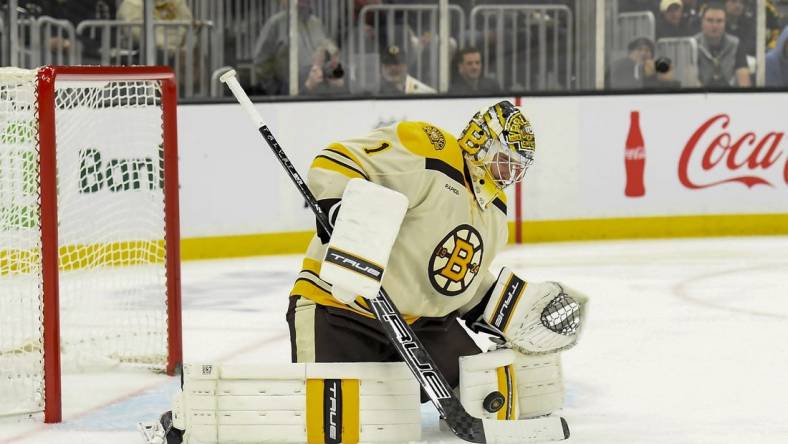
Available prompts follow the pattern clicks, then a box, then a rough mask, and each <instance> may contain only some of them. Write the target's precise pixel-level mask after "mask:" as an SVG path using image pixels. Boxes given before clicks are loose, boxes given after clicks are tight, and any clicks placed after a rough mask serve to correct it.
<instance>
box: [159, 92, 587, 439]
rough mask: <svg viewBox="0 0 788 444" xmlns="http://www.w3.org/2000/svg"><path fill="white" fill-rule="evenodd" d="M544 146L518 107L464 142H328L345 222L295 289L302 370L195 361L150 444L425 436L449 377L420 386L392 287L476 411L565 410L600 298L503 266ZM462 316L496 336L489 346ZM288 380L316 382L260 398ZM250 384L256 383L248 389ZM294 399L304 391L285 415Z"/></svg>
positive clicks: (406, 130)
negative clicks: (526, 184)
mask: <svg viewBox="0 0 788 444" xmlns="http://www.w3.org/2000/svg"><path fill="white" fill-rule="evenodd" d="M535 151H536V138H535V135H534V131H533V127H532V125H531V123H530V121H529V120H528V119H527V118H526V117H525V116H524V114H523V113H522V111H521V110H520V109H518V108H517V107H515V106H514V105H512V104H511V103H510V102H508V101H502V102H499V103H497V104H495V105H493V106H491V107H489V108H486V109H483V110H481V111H479V112H477V113H476V114H475V115H474V116H473V117H472V119H471V120H470V122H469V123H468V125H467V126H466V127H465V129H464V130H463V131H462V133H461V134H460V136H459V138H455V137H454V136H452V135H451V134H449V133H447V132H446V131H444V130H442V129H440V128H438V127H436V126H434V125H431V124H429V123H425V122H408V121H405V122H399V123H396V124H394V125H392V126H388V127H384V128H379V129H376V130H374V131H372V132H371V133H369V134H367V135H364V136H361V137H358V138H355V139H349V140H345V141H342V142H337V143H333V144H331V145H329V146H328V147H326V148H325V149H323V150H322V151H320V152H319V153H318V155H317V156H316V157H315V158H314V160H313V162H312V165H311V167H310V169H309V173H308V180H307V183H308V188H309V190H311V192H312V193H313V194H314V197H315V198H316V199H317V203H318V205H319V206H320V208H322V210H323V212H324V213H325V214H326V215H327V216H328V220H329V223H330V229H331V230H326V229H325V228H324V227H323V226H322V224H318V230H317V233H316V235H315V236H314V238H313V239H312V241H311V243H310V245H309V248H308V250H307V252H306V257H305V258H304V261H303V267H302V269H301V272H300V273H299V275H298V278H297V279H296V281H295V284H294V286H293V289H292V291H291V292H290V298H289V301H290V303H289V307H288V310H287V315H286V319H287V323H288V326H289V329H290V344H291V352H292V362H293V364H287V365H286V366H284V367H283V365H281V364H280V365H268V366H266V365H263V364H261V365H259V366H257V367H254V368H245V369H238V368H232V366H225V367H226V368H223V369H222V368H220V366H210V365H201V366H195V365H192V366H186V367H185V386H184V391H183V393H182V394H180V395H179V396H178V397H176V400H175V402H174V405H173V412H172V413H170V412H167V413H165V414H164V415H163V416H162V419H161V421H160V422H159V423H157V424H156V425H155V426H149V427H148V428H147V429H145V430H144V433H145V434H146V439H147V440H148V441H149V442H151V443H154V442H159V443H162V442H167V443H168V444H173V443H180V442H183V441H186V442H190V441H191V442H250V443H251V442H309V443H313V442H326V443H329V442H332V443H333V442H358V441H362V442H384V441H385V442H406V441H413V440H418V439H419V438H420V424H421V422H420V415H419V405H418V401H419V395H418V394H419V393H421V396H420V398H421V401H422V402H424V401H426V400H427V399H428V398H429V396H428V394H427V393H425V390H440V386H439V385H438V386H430V385H429V384H426V383H424V382H422V384H421V386H420V385H419V384H417V383H415V381H414V380H413V376H412V375H411V374H410V373H409V371H408V369H407V367H405V366H404V364H402V363H400V362H399V361H402V358H401V355H400V353H401V352H398V351H397V349H396V348H395V347H394V346H392V342H391V340H390V339H389V336H387V334H386V333H385V332H384V330H383V329H382V328H381V322H379V321H378V320H376V319H375V314H374V313H373V310H372V309H371V307H370V303H369V298H374V297H375V295H376V294H377V292H379V291H381V287H382V288H383V289H385V292H386V294H388V295H389V297H390V298H391V301H392V302H393V303H394V305H395V306H396V308H397V309H399V311H400V312H401V313H402V316H403V318H404V320H405V322H407V324H408V325H409V326H410V327H411V328H412V330H413V332H415V334H416V335H417V336H418V338H419V339H420V340H421V342H422V344H423V346H424V349H425V350H426V352H428V354H429V355H430V356H431V357H432V359H433V360H434V362H435V364H436V365H437V368H438V370H439V371H440V373H442V375H443V376H444V377H445V378H446V381H447V382H448V383H449V385H450V386H451V387H452V388H454V389H455V391H458V393H459V396H460V401H461V403H462V406H463V407H464V408H465V410H466V411H467V412H468V413H470V414H471V415H473V416H476V417H479V418H484V419H485V420H501V421H506V420H517V419H525V418H535V417H544V416H546V415H550V414H551V413H552V412H554V411H556V410H558V409H560V408H561V407H562V406H563V382H562V373H561V362H560V356H559V354H560V352H561V351H563V350H566V349H568V348H570V347H572V346H573V345H574V344H575V343H576V342H577V339H578V336H579V333H580V326H581V325H582V323H583V322H582V321H583V318H584V315H585V308H586V304H587V301H588V298H587V297H586V295H584V294H583V293H581V292H579V291H577V290H573V289H571V288H569V287H567V286H566V285H564V284H561V283H558V282H531V281H528V280H526V279H525V278H523V277H521V276H518V275H516V274H515V273H513V272H512V270H510V269H509V268H507V267H504V268H503V269H501V270H500V272H499V273H498V274H497V275H495V274H493V273H492V272H491V271H490V270H489V269H490V265H491V263H492V262H493V259H494V258H495V256H496V254H497V253H498V252H499V251H500V250H501V249H502V248H503V247H504V245H505V244H506V242H507V237H508V224H507V204H506V195H505V194H504V190H505V189H506V188H507V187H508V186H510V185H512V184H514V183H517V182H519V181H522V180H523V178H524V176H525V174H526V171H527V170H528V169H529V168H530V167H532V164H533V162H534V155H535ZM329 231H331V233H329ZM458 319H459V320H461V321H462V322H464V324H465V326H467V328H468V329H470V330H473V331H475V332H477V333H479V332H482V333H486V334H489V335H491V336H490V337H491V338H492V339H494V342H495V343H496V344H495V345H493V346H492V347H491V349H490V350H481V349H480V348H479V347H478V346H477V343H476V342H475V341H474V340H473V339H472V338H471V336H470V335H469V333H468V331H467V330H466V328H464V327H463V326H462V325H461V324H460V322H457V321H458ZM326 363H332V364H326ZM335 363H341V364H335ZM285 378H290V379H294V378H295V379H298V380H300V381H301V382H300V384H296V388H295V389H293V392H287V393H285V392H282V393H278V394H279V395H283V396H282V397H280V398H279V402H278V403H274V404H271V403H266V402H263V401H262V398H261V399H260V400H259V402H257V403H250V402H249V401H250V399H251V398H250V396H249V395H251V394H261V393H269V394H270V393H272V392H276V389H274V387H279V386H280V385H281V380H282V379H285ZM239 381H243V382H244V384H246V385H245V386H244V387H246V389H250V388H251V387H253V386H254V387H257V389H255V390H256V391H255V390H252V391H253V392H254V393H251V392H248V391H247V392H244V391H243V390H242V389H237V387H240V386H239V385H238V383H239ZM354 381H355V385H354V383H353V382H354ZM359 381H361V382H360V387H359ZM369 381H374V383H375V384H373V386H374V387H377V388H376V389H375V392H374V395H375V396H372V394H371V392H368V391H365V390H369V389H368V387H370V384H366V382H369ZM190 384H191V386H190ZM205 384H208V385H207V386H206V385H205ZM233 384H235V385H233ZM278 384H279V385H278ZM206 387H207V388H206ZM219 387H224V389H222V390H220V389H219ZM233 387H236V388H233ZM436 387H437V388H436ZM234 390H237V391H234ZM220 392H221V393H220ZM288 393H289V394H291V395H293V396H296V395H297V396H300V398H297V399H298V400H299V401H297V402H296V403H295V404H294V407H292V409H293V410H294V411H292V412H290V413H288V414H287V419H286V420H285V419H282V411H283V410H289V409H290V407H284V406H283V405H284V404H283V403H285V401H286V398H287V399H290V398H292V396H289V397H288V396H284V395H286V394H288ZM200 395H205V396H204V397H200ZM220 395H223V396H220ZM234 395H237V396H234ZM368 395H369V397H366V396H368ZM408 395H410V396H408ZM438 395H439V394H438ZM435 396H436V394H435V393H432V398H434V397H435ZM438 397H439V396H438ZM220 398H221V399H220ZM373 398H375V399H377V400H379V401H380V405H379V404H377V403H375V402H372V399H373ZM359 399H360V401H359ZM217 400H218V401H217ZM381 400H382V401H381ZM409 400H410V401H409ZM324 403H325V405H324ZM338 404H341V405H342V408H341V409H338V407H337V405H338ZM201 409H202V410H201ZM239 411H243V412H240V413H244V414H246V415H247V416H248V415H252V416H254V417H255V418H257V419H249V418H248V417H247V419H244V417H243V415H241V414H240V413H239ZM200 412H202V413H200ZM233 412H235V413H233ZM233 414H234V415H235V416H233ZM255 414H256V416H255ZM260 417H266V418H267V419H266V421H262V420H259V418H260ZM275 417H279V418H280V420H279V422H278V423H277V422H276V421H274V422H273V423H272V422H271V418H275ZM200 418H202V419H203V420H201V419H200ZM205 418H207V420H205ZM294 418H295V419H294ZM365 421H366V422H367V423H366V426H365ZM562 422H563V420H562ZM266 424H269V425H270V424H278V425H276V427H268V428H266ZM369 424H374V427H370V426H369ZM565 424H566V423H565V422H564V426H565ZM365 427H366V428H365ZM485 427H487V426H486V425H485ZM184 430H185V432H184ZM566 435H568V429H567V430H566ZM563 437H565V435H561V437H559V439H563ZM525 438H526V437H523V441H525V440H526V439H525ZM529 438H530V437H529Z"/></svg>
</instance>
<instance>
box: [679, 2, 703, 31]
mask: <svg viewBox="0 0 788 444" xmlns="http://www.w3.org/2000/svg"><path fill="white" fill-rule="evenodd" d="M681 3H682V10H683V11H684V12H682V14H681V21H683V22H684V26H686V27H687V30H688V31H689V33H690V35H692V34H695V33H697V32H699V31H700V13H699V12H698V0H681Z"/></svg>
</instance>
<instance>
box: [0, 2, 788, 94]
mask: <svg viewBox="0 0 788 444" xmlns="http://www.w3.org/2000/svg"><path fill="white" fill-rule="evenodd" d="M143 1H144V0H80V1H75V0H19V8H20V11H23V13H24V14H26V15H27V16H29V17H41V16H50V17H54V18H57V19H65V20H68V21H70V22H71V23H74V24H78V23H80V22H82V21H84V20H119V21H123V22H139V21H141V20H142V18H143ZM195 1H196V0H154V6H155V10H154V13H153V15H154V18H155V19H156V20H158V21H181V22H187V23H188V22H195V21H196V19H195V17H194V16H193V11H192V10H191V9H190V5H191V4H193V3H194V2H195ZM263 1H264V2H265V4H266V8H267V11H270V13H268V14H267V15H266V17H265V20H264V22H260V23H259V26H258V27H257V29H256V30H255V31H254V32H255V39H254V44H253V48H252V50H251V51H250V55H249V59H248V60H235V59H231V60H228V61H226V62H225V63H228V64H232V65H235V66H237V65H236V64H239V65H240V64H245V65H246V67H247V68H248V73H247V75H245V76H244V77H243V80H244V81H245V83H246V86H247V87H248V88H249V89H250V90H251V92H252V93H254V94H265V95H287V94H289V93H290V91H292V90H293V88H291V87H290V86H291V85H290V84H289V82H290V81H291V78H295V77H291V75H290V70H291V66H293V64H291V63H290V60H289V54H290V48H289V43H290V35H291V33H290V32H289V26H290V20H289V18H288V4H289V2H288V0H260V2H261V3H262V2H263ZM775 1H782V0H766V18H767V19H766V27H767V29H766V32H765V36H766V41H765V45H766V49H767V55H766V66H765V67H763V69H764V70H765V73H766V85H767V86H775V87H784V86H788V45H786V40H787V39H788V33H787V32H786V31H785V30H784V28H783V23H782V21H783V20H782V17H781V15H780V13H779V11H778V8H777V7H776V5H775ZM296 2H297V3H296V9H297V18H296V20H295V23H296V24H297V25H296V26H297V27H298V28H297V30H296V31H295V32H296V34H297V35H298V50H297V53H298V60H297V61H296V63H295V64H294V65H295V66H297V70H298V71H297V73H298V75H297V79H298V85H297V90H298V91H299V94H301V95H342V94H350V93H358V92H361V93H362V94H384V95H397V94H430V93H436V89H437V87H438V72H437V71H438V70H437V69H432V70H431V69H426V70H425V69H423V67H424V66H428V65H429V66H432V65H430V64H432V63H435V65H434V66H437V63H436V59H437V55H436V54H437V52H435V51H434V50H433V51H428V49H431V48H432V49H434V48H436V47H437V33H436V29H433V27H429V26H427V27H425V26H422V23H421V22H422V20H421V19H418V23H416V19H415V17H417V16H416V15H415V14H414V15H406V14H404V13H403V12H402V11H397V12H394V13H393V17H394V20H393V21H391V20H388V21H387V20H379V19H375V20H373V15H372V14H366V15H363V17H362V11H366V10H369V8H367V9H364V8H365V7H368V6H371V7H374V6H375V5H384V6H385V5H403V6H407V5H417V6H418V5H424V4H430V2H425V1H423V0H348V2H349V3H347V4H348V5H349V7H350V10H349V11H350V14H351V15H352V20H351V23H352V26H345V27H344V28H341V27H340V28H338V29H331V30H329V29H326V21H325V20H323V19H324V17H323V16H320V15H319V14H320V13H319V11H318V10H317V8H316V7H315V6H316V0H296ZM450 3H451V5H452V6H453V7H459V8H461V10H462V11H464V14H465V16H466V17H468V16H470V12H471V9H472V8H473V7H474V6H478V5H480V4H487V3H489V4H496V5H500V6H504V5H523V4H539V5H561V6H567V7H572V8H576V7H577V3H576V1H575V0H539V1H538V2H524V1H523V0H495V1H486V0H452V1H451V2H450ZM756 3H757V2H756V0H617V9H618V11H617V12H618V13H619V14H620V13H627V12H644V11H648V12H650V13H651V14H653V17H654V25H655V26H654V29H653V35H643V36H636V37H635V38H633V39H632V40H631V41H629V42H620V43H621V46H622V48H621V50H622V51H621V53H620V54H616V57H617V58H615V59H612V60H611V61H610V62H609V64H608V66H607V69H606V75H605V83H606V87H608V88H613V89H619V88H622V89H633V88H635V89H637V88H658V89H666V88H677V87H682V86H685V87H686V86H702V87H731V86H735V87H749V86H752V85H754V80H755V72H756V69H758V67H756V66H755V60H756V49H757V43H758V42H757V28H756V11H755V5H756ZM786 3H788V1H786ZM324 4H325V2H324ZM329 4H331V3H330V2H329ZM336 4H339V2H337V3H336ZM1 5H2V2H0V6H1ZM575 12H576V9H575ZM341 13H343V14H344V11H342V12H341ZM378 17H380V16H378ZM523 17H524V18H521V19H520V20H521V23H520V24H519V25H515V22H514V21H512V24H511V25H510V26H521V27H520V28H519V29H517V30H516V31H513V32H512V34H511V36H506V38H507V41H506V42H503V43H502V42H496V38H500V37H498V36H496V35H491V34H492V33H491V32H489V31H488V34H487V35H483V36H481V37H484V38H486V39H488V40H487V41H491V42H493V43H494V44H499V45H501V44H502V45H504V54H505V56H504V57H506V58H507V62H505V63H508V58H509V55H508V54H510V53H509V52H506V51H511V52H513V51H519V53H520V54H523V55H522V56H520V59H518V61H517V62H515V64H516V67H515V69H521V68H522V69H523V70H521V71H518V73H517V74H516V76H524V75H532V74H533V75H536V74H539V73H536V71H535V70H534V63H531V62H532V61H533V60H535V59H537V58H538V57H537V56H536V55H535V52H534V50H535V48H536V45H537V44H536V43H534V41H533V40H535V39H538V38H539V36H540V35H546V36H547V38H548V39H551V38H552V39H558V38H562V37H556V36H564V35H568V33H567V32H566V30H565V29H558V30H557V31H558V32H553V31H552V30H551V31H550V32H546V33H541V32H531V30H529V29H528V27H529V26H531V27H533V26H535V25H534V23H542V24H544V23H548V24H549V26H553V27H555V28H560V26H561V25H562V23H560V20H558V19H557V18H556V17H557V16H553V17H550V16H545V15H544V14H541V15H540V13H533V14H531V15H530V16H529V17H527V18H526V17H525V14H523ZM576 19H579V18H576ZM507 23H508V22H507ZM452 26H454V24H453V25H452ZM507 26H509V25H507ZM567 26H568V25H567ZM358 27H361V29H358ZM453 31H457V29H453ZM464 31H466V34H465V35H464V37H459V35H460V34H457V33H456V32H453V33H452V34H451V35H452V37H451V39H450V41H449V42H448V47H449V52H450V54H451V63H450V78H449V89H448V92H449V93H450V94H457V95H476V94H478V95H491V94H497V93H499V92H501V91H502V90H505V89H511V88H513V87H514V88H516V87H515V86H513V85H519V87H520V88H527V87H528V86H523V85H524V84H521V83H518V82H517V81H518V79H517V78H512V77H514V76H515V74H513V70H510V69H508V68H507V69H505V71H506V72H498V73H497V76H496V75H495V70H493V69H490V68H492V67H494V62H495V61H496V57H498V61H499V63H500V58H501V56H500V55H496V54H495V53H494V51H491V50H490V47H489V46H485V45H484V44H481V45H478V46H474V38H473V37H479V36H480V35H481V33H482V32H481V31H480V30H479V29H471V28H470V27H469V26H467V23H466V26H465V29H464ZM141 32H142V29H141V28H130V30H129V34H130V36H129V37H130V38H131V39H132V40H133V41H135V42H136V44H137V47H139V41H140V40H141V38H142V37H141ZM185 32H186V31H185V29H183V28H178V27H164V28H156V30H155V34H154V35H155V44H156V47H157V50H158V51H159V52H160V53H176V54H178V53H179V52H180V53H181V54H180V56H181V57H182V56H183V53H184V52H185V51H189V49H185V48H184V40H185ZM526 33H528V37H527V38H528V40H527V41H528V42H530V43H528V45H530V46H527V45H526V44H525V43H524V42H525V41H526V39H525V34H526ZM562 33H563V34H562ZM392 36H393V37H392ZM471 36H473V37H471ZM76 39H77V40H78V41H79V42H78V43H79V45H80V48H81V56H82V57H81V61H82V63H83V64H99V63H102V62H103V61H106V54H102V48H101V47H100V45H99V42H98V40H97V39H96V38H95V36H92V35H90V34H82V33H80V34H77V35H76ZM665 39H694V41H695V43H694V47H697V66H696V67H694V68H695V69H696V71H697V73H696V74H693V77H694V78H693V79H691V80H692V82H689V83H688V82H686V79H678V78H677V77H676V75H675V72H676V71H675V69H674V68H676V66H675V65H674V63H673V61H671V60H669V59H666V58H665V57H660V54H658V52H659V51H658V49H659V48H658V46H659V43H660V42H662V41H665ZM351 40H353V41H354V42H355V43H354V44H353V45H351V44H350V41H351ZM509 40H512V42H509ZM514 40H518V42H513V41H514ZM567 40H571V38H568V37H567ZM231 43H233V42H232V40H231V38H230V36H229V33H228V36H227V38H226V41H225V45H229V44H231ZM549 43H550V45H552V44H553V43H555V42H554V41H550V42H549ZM44 44H46V45H48V47H49V48H50V49H51V50H53V51H55V50H63V49H66V48H69V47H71V46H73V45H75V44H77V42H72V41H70V40H69V39H68V38H67V37H62V36H61V37H53V38H50V39H48V41H46V42H45V43H44ZM517 45H521V46H520V47H519V48H518V49H513V48H512V47H513V46H517ZM550 45H548V46H550ZM104 49H106V48H104ZM225 49H227V48H225ZM191 50H195V48H191ZM351 50H352V51H353V55H354V56H356V57H358V56H369V57H373V58H372V59H370V60H375V61H376V62H375V63H377V66H375V67H374V68H375V69H374V72H373V73H372V74H371V75H372V76H373V77H375V78H374V79H373V81H370V82H368V83H369V84H368V85H363V86H362V87H361V89H358V87H357V85H354V84H353V83H352V82H351V81H350V77H351V76H350V73H349V70H350V68H351V67H350V65H351V64H350V63H348V61H349V54H348V52H349V51H351ZM574 51H580V48H574ZM230 52H231V51H225V53H230ZM485 52H487V54H485ZM624 52H625V53H624ZM619 55H621V56H620V57H619ZM559 56H560V57H564V58H566V59H567V60H569V59H571V58H572V57H573V56H572V55H571V54H559V55H555V54H551V55H550V57H556V58H558V57H559ZM528 57H530V58H531V59H530V60H525V59H526V58H528ZM165 60H166V59H165ZM131 63H144V60H142V59H141V57H140V58H137V59H135V60H134V61H131ZM485 64H487V65H488V66H485ZM558 65H559V64H558V63H556V64H555V66H558ZM417 66H418V67H420V68H419V69H418V70H416V67H417ZM498 69H499V70H500V67H498ZM551 69H554V70H558V69H559V68H551ZM560 69H563V70H564V71H566V70H567V69H565V68H563V67H562V68H560ZM355 74H356V75H358V73H355ZM550 74H551V75H552V76H553V80H552V81H553V83H554V84H555V83H556V82H557V81H556V80H555V78H559V77H560V76H559V74H566V73H559V72H552V73H550ZM542 75H543V74H542ZM507 76H508V77H507ZM567 77H568V76H567ZM564 83H565V84H564V85H563V87H564V88H565V89H569V88H570V86H569V85H568V84H566V83H568V81H567V82H564ZM354 87H356V90H355V91H354V89H353V88H354Z"/></svg>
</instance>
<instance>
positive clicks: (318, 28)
mask: <svg viewBox="0 0 788 444" xmlns="http://www.w3.org/2000/svg"><path fill="white" fill-rule="evenodd" d="M280 4H281V10H280V11H279V12H277V13H276V14H274V15H272V16H271V17H270V18H269V19H268V20H267V21H266V22H265V24H263V27H262V29H261V30H260V34H258V36H257V40H256V41H255V47H254V51H253V54H254V62H255V64H256V65H257V70H258V76H259V77H260V78H261V79H262V80H261V82H262V84H261V85H259V86H260V87H261V88H262V89H263V91H264V92H265V93H266V94H274V95H275V94H288V92H289V87H288V78H289V76H288V70H289V64H288V60H289V51H290V50H289V42H290V38H289V33H288V18H287V17H288V14H287V13H288V8H287V0H280ZM297 22H298V69H299V72H301V71H303V70H309V69H310V68H311V66H312V57H313V54H314V53H315V50H316V49H317V48H318V47H320V46H321V45H328V44H330V45H333V46H335V47H336V44H335V43H334V42H333V41H332V40H331V39H330V38H329V37H328V36H327V35H326V32H325V30H324V29H323V22H321V21H320V18H318V17H317V16H316V15H314V14H313V13H312V1H311V0H298V20H297Z"/></svg>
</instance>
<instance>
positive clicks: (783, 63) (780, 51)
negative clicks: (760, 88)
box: [766, 26, 788, 87]
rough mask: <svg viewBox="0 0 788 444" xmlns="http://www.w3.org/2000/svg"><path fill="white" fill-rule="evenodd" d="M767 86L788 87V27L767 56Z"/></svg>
mask: <svg viewBox="0 0 788 444" xmlns="http://www.w3.org/2000/svg"><path fill="white" fill-rule="evenodd" d="M766 86H774V87H788V26H786V27H785V28H784V29H783V32H782V34H780V38H779V39H778V40H777V45H776V46H775V47H774V49H771V50H769V52H768V53H767V54H766Z"/></svg>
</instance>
